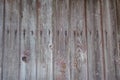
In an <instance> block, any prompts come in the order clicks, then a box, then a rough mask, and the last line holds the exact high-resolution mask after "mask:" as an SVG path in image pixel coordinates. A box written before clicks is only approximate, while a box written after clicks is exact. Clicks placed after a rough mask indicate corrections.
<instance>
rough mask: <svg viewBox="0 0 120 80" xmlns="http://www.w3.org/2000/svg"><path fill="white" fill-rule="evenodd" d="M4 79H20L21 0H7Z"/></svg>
mask: <svg viewBox="0 0 120 80" xmlns="http://www.w3.org/2000/svg"><path fill="white" fill-rule="evenodd" d="M4 28H5V31H4V55H3V73H2V80H18V79H19V0H14V1H11V0H5V26H4Z"/></svg>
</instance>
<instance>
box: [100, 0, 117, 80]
mask: <svg viewBox="0 0 120 80" xmlns="http://www.w3.org/2000/svg"><path fill="white" fill-rule="evenodd" d="M101 1H102V17H103V34H104V35H103V36H104V57H105V67H104V68H105V70H104V71H105V80H117V79H116V73H115V71H116V68H115V60H114V58H115V54H116V51H117V50H116V36H115V32H116V31H115V28H116V19H115V18H116V16H115V15H116V14H115V10H116V8H115V1H113V0H101Z"/></svg>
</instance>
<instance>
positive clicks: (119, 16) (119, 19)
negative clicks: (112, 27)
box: [115, 0, 120, 80]
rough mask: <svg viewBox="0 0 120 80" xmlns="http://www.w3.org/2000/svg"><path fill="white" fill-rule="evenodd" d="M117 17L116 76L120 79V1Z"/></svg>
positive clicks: (118, 0) (117, 7) (117, 3)
mask: <svg viewBox="0 0 120 80" xmlns="http://www.w3.org/2000/svg"><path fill="white" fill-rule="evenodd" d="M116 17H117V31H116V32H117V51H118V52H117V54H116V56H115V60H116V75H117V79H118V80H119V79H120V0H116Z"/></svg>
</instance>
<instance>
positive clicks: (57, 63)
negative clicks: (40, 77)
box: [53, 0, 70, 80]
mask: <svg viewBox="0 0 120 80" xmlns="http://www.w3.org/2000/svg"><path fill="white" fill-rule="evenodd" d="M68 11H69V0H53V44H54V52H53V64H54V65H53V69H54V74H53V76H54V77H53V79H54V80H70V68H69V67H70V66H69V56H70V54H69V53H68V41H69V39H68V36H69V34H68V28H69V26H68V25H69V21H68Z"/></svg>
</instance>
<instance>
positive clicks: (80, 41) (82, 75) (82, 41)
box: [69, 0, 88, 80]
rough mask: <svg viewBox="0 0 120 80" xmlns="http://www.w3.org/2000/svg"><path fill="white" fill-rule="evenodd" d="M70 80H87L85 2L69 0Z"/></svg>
mask: <svg viewBox="0 0 120 80" xmlns="http://www.w3.org/2000/svg"><path fill="white" fill-rule="evenodd" d="M69 6H70V16H69V17H70V29H69V30H70V36H69V37H70V42H69V44H70V53H71V58H70V59H71V80H87V78H88V77H87V76H88V75H87V42H86V38H87V36H86V26H85V23H86V22H85V0H70V5H69Z"/></svg>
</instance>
